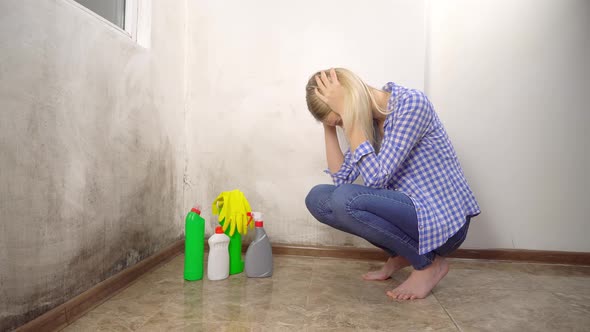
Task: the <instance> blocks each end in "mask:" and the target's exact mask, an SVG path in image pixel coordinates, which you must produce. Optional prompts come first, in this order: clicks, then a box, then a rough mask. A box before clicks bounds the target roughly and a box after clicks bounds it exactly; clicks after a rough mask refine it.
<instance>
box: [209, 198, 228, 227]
mask: <svg viewBox="0 0 590 332" xmlns="http://www.w3.org/2000/svg"><path fill="white" fill-rule="evenodd" d="M229 195H230V191H224V192H222V193H221V194H219V196H217V198H216V199H215V200H214V201H213V205H212V207H211V211H212V212H213V214H214V215H219V222H222V221H223V220H224V219H225V218H226V217H227V216H228V215H229V214H228V211H229V206H228V208H224V207H226V206H225V204H226V203H227V202H229Z"/></svg>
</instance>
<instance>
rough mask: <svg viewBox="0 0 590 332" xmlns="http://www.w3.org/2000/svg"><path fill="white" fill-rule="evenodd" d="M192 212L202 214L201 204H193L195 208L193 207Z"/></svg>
mask: <svg viewBox="0 0 590 332" xmlns="http://www.w3.org/2000/svg"><path fill="white" fill-rule="evenodd" d="M191 212H194V213H196V214H198V215H201V205H199V204H195V206H193V208H192V209H191Z"/></svg>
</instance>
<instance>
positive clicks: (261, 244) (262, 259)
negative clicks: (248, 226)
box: [246, 212, 273, 278]
mask: <svg viewBox="0 0 590 332" xmlns="http://www.w3.org/2000/svg"><path fill="white" fill-rule="evenodd" d="M253 215H254V226H256V237H255V238H254V241H252V243H250V245H249V246H248V251H246V275H247V276H248V277H250V278H264V277H270V276H272V270H273V263H272V247H271V245H270V239H269V238H268V236H267V235H266V232H265V231H264V227H263V226H264V225H263V221H262V213H260V212H254V213H253Z"/></svg>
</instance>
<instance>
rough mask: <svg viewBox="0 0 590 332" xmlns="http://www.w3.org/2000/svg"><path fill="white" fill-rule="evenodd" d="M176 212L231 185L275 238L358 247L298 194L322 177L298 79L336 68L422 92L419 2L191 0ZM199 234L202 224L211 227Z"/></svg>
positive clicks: (318, 139)
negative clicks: (181, 193) (183, 154)
mask: <svg viewBox="0 0 590 332" xmlns="http://www.w3.org/2000/svg"><path fill="white" fill-rule="evenodd" d="M189 13H190V15H189V16H190V23H189V36H190V37H191V40H190V41H189V43H188V45H189V68H190V70H189V73H190V75H189V84H188V85H189V101H188V108H189V113H188V118H187V129H188V131H189V133H188V137H189V141H188V144H189V147H188V151H189V152H190V154H189V162H188V171H187V173H188V175H189V178H190V183H191V185H190V187H187V188H186V191H185V210H186V209H187V208H188V207H189V206H190V204H192V203H193V202H194V201H201V202H204V203H205V204H206V209H205V211H204V213H205V216H206V217H207V218H208V219H209V220H211V215H210V206H209V205H210V204H211V202H212V201H213V200H214V199H215V197H216V196H217V195H218V194H219V193H220V192H222V191H226V190H231V189H234V188H239V189H241V190H242V191H244V193H245V194H246V197H247V198H248V199H249V200H250V203H251V204H252V206H253V208H254V209H258V210H261V211H263V212H265V215H266V218H265V219H266V223H265V227H266V228H267V231H268V232H269V234H270V236H271V238H272V239H273V241H275V242H282V243H298V244H321V245H344V244H348V245H353V244H354V245H366V243H365V242H364V241H363V240H359V239H357V238H355V237H352V236H348V235H344V234H343V233H341V232H337V231H334V230H333V229H330V228H328V227H326V226H324V225H321V224H320V223H318V222H317V221H315V220H314V219H313V218H312V217H311V215H310V214H309V213H308V212H307V210H306V208H305V204H304V199H305V196H306V194H307V192H308V191H309V190H310V189H311V188H312V186H313V185H315V184H318V183H322V182H329V181H330V179H329V177H328V176H327V175H325V174H324V173H322V170H323V169H324V168H325V167H326V164H325V157H324V151H323V144H324V143H323V129H322V126H321V125H320V124H318V123H317V122H315V120H314V119H313V117H312V116H311V115H310V114H309V112H308V111H307V107H306V104H305V84H306V82H307V79H308V78H309V76H310V75H311V74H312V73H313V72H315V71H316V70H319V69H324V68H328V67H332V66H335V67H336V66H343V67H347V68H350V69H352V70H353V71H355V72H357V73H358V74H359V75H360V76H361V77H363V78H365V79H366V80H367V82H368V83H369V84H371V85H373V86H376V87H381V86H382V85H383V84H385V83H386V82H387V81H391V80H395V81H396V82H398V83H401V84H405V85H408V86H412V87H417V88H422V87H423V79H424V48H425V44H424V43H425V30H424V6H423V2H422V1H390V0H381V1H372V2H371V7H369V6H367V5H366V3H363V2H360V1H335V0H331V1H312V0H304V1H291V2H288V1H271V0H254V1H247V2H243V1H205V0H202V1H189ZM208 231H209V232H211V226H209V228H208Z"/></svg>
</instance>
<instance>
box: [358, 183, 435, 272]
mask: <svg viewBox="0 0 590 332" xmlns="http://www.w3.org/2000/svg"><path fill="white" fill-rule="evenodd" d="M363 195H368V196H377V197H381V198H386V199H390V197H385V196H380V195H375V194H370V193H359V194H357V195H356V196H354V197H352V198H351V199H349V200H348V202H347V203H346V212H348V214H349V215H351V216H352V217H353V218H354V219H356V220H357V221H358V222H360V223H362V224H363V225H365V226H368V227H371V228H373V229H375V230H377V231H380V232H383V233H384V234H385V235H387V236H388V237H390V238H392V239H394V240H397V241H398V242H400V243H402V244H403V245H404V246H406V247H407V248H409V249H412V250H416V253H417V254H418V255H419V256H423V257H424V258H426V260H427V261H428V262H429V263H432V260H431V259H430V258H428V257H427V256H426V254H424V255H420V254H419V252H420V251H419V249H418V248H414V246H412V245H410V244H408V243H407V242H406V241H403V240H402V239H401V238H400V237H399V236H397V235H395V234H392V233H390V232H388V231H386V230H383V229H380V228H378V227H375V226H373V225H371V224H368V223H366V222H364V221H362V220H361V219H359V218H358V217H356V216H355V214H354V211H352V209H351V208H350V206H351V204H352V202H354V201H355V200H356V199H357V198H359V197H360V196H363ZM392 200H393V201H395V202H397V203H401V204H405V205H408V206H412V205H410V204H406V203H404V202H399V201H397V200H395V199H392ZM412 207H413V206H412Z"/></svg>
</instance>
